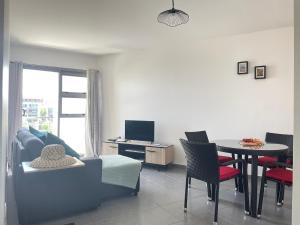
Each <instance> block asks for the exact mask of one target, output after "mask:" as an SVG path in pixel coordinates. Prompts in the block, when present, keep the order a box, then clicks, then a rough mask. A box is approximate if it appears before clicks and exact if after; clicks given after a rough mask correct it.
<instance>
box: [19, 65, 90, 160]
mask: <svg viewBox="0 0 300 225" xmlns="http://www.w3.org/2000/svg"><path fill="white" fill-rule="evenodd" d="M86 91H87V78H86V74H85V72H84V71H78V70H65V69H59V68H49V67H38V68H35V67H34V66H31V67H30V68H26V69H24V70H23V105H22V110H23V127H28V126H32V127H34V128H35V129H38V130H42V131H47V132H50V133H53V134H55V135H58V136H59V137H60V138H61V139H63V140H64V141H65V142H66V143H67V144H68V145H70V146H71V147H72V148H73V149H75V150H76V151H77V152H79V153H82V154H85V108H86Z"/></svg>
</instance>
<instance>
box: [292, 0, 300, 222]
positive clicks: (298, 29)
mask: <svg viewBox="0 0 300 225" xmlns="http://www.w3.org/2000/svg"><path fill="white" fill-rule="evenodd" d="M294 15H295V20H294V21H295V114H294V115H295V136H294V149H295V150H296V151H294V155H293V157H294V161H295V162H299V160H300V151H299V149H300V116H299V115H300V87H299V84H300V41H299V40H300V1H295V14H294ZM293 179H294V186H293V214H292V215H293V225H298V224H300V214H299V208H300V194H299V190H300V164H299V163H295V164H294V178H293Z"/></svg>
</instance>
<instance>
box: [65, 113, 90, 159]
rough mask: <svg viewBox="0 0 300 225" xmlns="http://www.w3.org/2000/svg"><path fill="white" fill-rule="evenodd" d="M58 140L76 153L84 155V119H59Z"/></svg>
mask: <svg viewBox="0 0 300 225" xmlns="http://www.w3.org/2000/svg"><path fill="white" fill-rule="evenodd" d="M60 138H61V139H63V140H64V141H65V142H66V144H68V145H69V146H70V147H71V148H73V149H74V150H75V151H76V152H78V153H82V154H85V118H60Z"/></svg>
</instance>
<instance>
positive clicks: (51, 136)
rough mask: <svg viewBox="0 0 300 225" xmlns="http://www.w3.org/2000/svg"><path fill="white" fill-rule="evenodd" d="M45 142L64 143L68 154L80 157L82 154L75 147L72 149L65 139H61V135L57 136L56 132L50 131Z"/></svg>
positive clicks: (51, 143)
mask: <svg viewBox="0 0 300 225" xmlns="http://www.w3.org/2000/svg"><path fill="white" fill-rule="evenodd" d="M45 144H46V145H53V144H57V145H62V146H64V148H65V151H66V154H67V155H69V156H73V157H76V158H78V159H79V158H80V155H79V154H78V153H77V152H76V151H75V150H74V149H72V148H71V147H70V146H69V145H67V144H66V143H65V142H64V141H63V140H61V139H60V138H59V137H57V136H55V135H54V134H51V133H48V135H47V139H46V142H45Z"/></svg>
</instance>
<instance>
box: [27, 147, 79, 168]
mask: <svg viewBox="0 0 300 225" xmlns="http://www.w3.org/2000/svg"><path fill="white" fill-rule="evenodd" d="M74 163H76V159H74V158H73V157H71V156H68V155H66V153H65V148H64V146H62V145H47V146H45V147H44V148H43V150H42V152H41V156H40V157H38V158H36V159H34V160H33V161H32V162H31V164H30V166H31V167H33V168H59V167H65V166H70V165H72V164H74Z"/></svg>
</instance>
